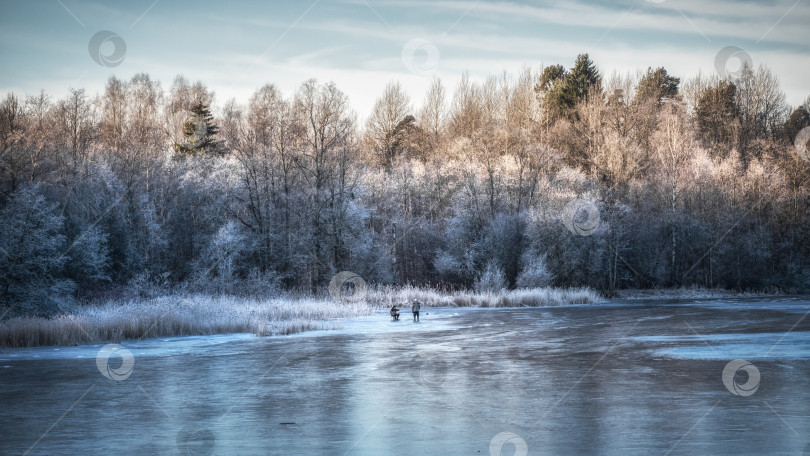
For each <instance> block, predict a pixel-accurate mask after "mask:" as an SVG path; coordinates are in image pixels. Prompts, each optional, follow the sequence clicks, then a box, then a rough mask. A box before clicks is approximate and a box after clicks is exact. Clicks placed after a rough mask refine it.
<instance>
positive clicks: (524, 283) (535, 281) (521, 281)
mask: <svg viewBox="0 0 810 456" xmlns="http://www.w3.org/2000/svg"><path fill="white" fill-rule="evenodd" d="M524 258H525V261H523V263H524V266H523V269H522V270H521V271H520V274H519V275H518V277H517V282H516V285H517V286H518V288H542V287H547V286H549V285H551V283H552V282H553V281H554V275H553V274H552V273H551V272H550V271H549V270H548V266H547V265H546V257H545V256H538V257H532V256H529V255H524Z"/></svg>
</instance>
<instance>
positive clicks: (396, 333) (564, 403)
mask: <svg viewBox="0 0 810 456" xmlns="http://www.w3.org/2000/svg"><path fill="white" fill-rule="evenodd" d="M808 311H810V301H808V300H806V299H794V298H785V299H772V300H730V301H729V300H726V301H721V300H709V301H680V302H675V301H662V300H657V301H645V302H632V303H629V302H613V303H610V304H608V305H604V306H571V307H559V308H525V309H423V312H422V313H423V315H422V321H421V322H420V323H414V322H412V321H411V320H410V318H409V315H410V314H409V313H408V314H405V313H403V317H402V319H401V321H399V322H391V321H389V318H388V317H387V315H385V314H382V313H381V314H380V315H379V316H376V317H373V318H365V319H358V320H351V321H347V322H345V324H344V327H343V329H341V330H337V331H320V332H311V333H304V334H299V335H294V336H286V337H270V338H257V337H254V336H250V335H226V336H214V337H186V338H172V339H151V340H144V341H127V342H124V343H123V344H122V345H123V347H124V348H125V350H118V351H115V350H114V348H115V347H112V348H108V349H107V350H104V351H101V352H100V350H101V349H102V345H95V346H80V347H60V348H53V347H41V348H36V349H0V409H2V413H1V414H0V454H3V455H6V454H8V455H19V454H29V455H74V454H75V455H89V454H115V455H128V454H132V455H139V456H150V455H185V454H212V455H234V456H236V455H308V454H325V455H344V454H345V455H421V454H447V455H478V454H480V455H489V454H494V455H499V454H502V455H504V456H506V455H509V456H511V455H513V454H517V455H597V454H598V455H696V454H704V455H706V454H712V455H726V454H728V455H732V454H733V455H757V456H759V455H764V454H778V455H802V454H810V446H808V444H810V317H807V313H808ZM805 317H807V318H805ZM100 353H101V355H100ZM130 354H131V356H130ZM100 356H101V359H99V358H100ZM106 356H109V359H108V362H105V361H104V359H105V357H106ZM737 359H741V360H745V361H748V363H743V362H736V363H733V362H732V361H733V360H737ZM730 362H732V363H731V364H730ZM724 370H725V371H726V375H725V377H724ZM735 372H736V374H735ZM735 393H736V394H735Z"/></svg>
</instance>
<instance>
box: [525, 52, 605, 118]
mask: <svg viewBox="0 0 810 456" xmlns="http://www.w3.org/2000/svg"><path fill="white" fill-rule="evenodd" d="M601 82H602V76H600V75H599V70H597V69H596V66H595V65H594V63H593V61H591V59H590V58H588V54H580V55H579V56H577V60H576V62H575V63H574V66H573V67H572V68H571V70H570V71H568V70H566V69H565V68H564V67H563V66H562V65H552V66H549V67H546V68H545V69H544V70H543V74H542V75H541V76H540V83H539V84H537V85H536V86H535V88H534V90H535V92H536V93H537V96H538V97H542V99H543V103H544V106H545V108H546V115H547V116H548V118H549V120H550V121H551V122H552V123H553V121H555V120H557V119H560V118H569V119H570V118H572V117H573V116H574V108H575V107H576V105H577V103H579V102H580V101H583V100H587V99H588V92H589V91H590V90H591V88H592V87H595V88H597V89H598V88H599V87H600V85H601Z"/></svg>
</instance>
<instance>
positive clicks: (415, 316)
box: [411, 299, 422, 321]
mask: <svg viewBox="0 0 810 456" xmlns="http://www.w3.org/2000/svg"><path fill="white" fill-rule="evenodd" d="M421 307H422V304H421V303H420V302H419V301H417V300H416V299H414V300H413V304H412V305H411V312H413V321H419V309H420V308H421Z"/></svg>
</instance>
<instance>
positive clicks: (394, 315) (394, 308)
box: [390, 304, 399, 320]
mask: <svg viewBox="0 0 810 456" xmlns="http://www.w3.org/2000/svg"><path fill="white" fill-rule="evenodd" d="M390 313H391V318H393V319H394V320H399V309H397V305H396V304H394V305H393V306H391V312H390Z"/></svg>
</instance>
